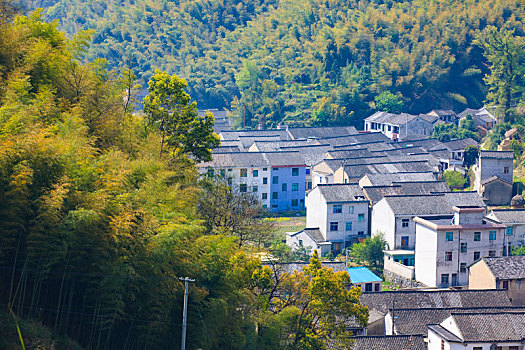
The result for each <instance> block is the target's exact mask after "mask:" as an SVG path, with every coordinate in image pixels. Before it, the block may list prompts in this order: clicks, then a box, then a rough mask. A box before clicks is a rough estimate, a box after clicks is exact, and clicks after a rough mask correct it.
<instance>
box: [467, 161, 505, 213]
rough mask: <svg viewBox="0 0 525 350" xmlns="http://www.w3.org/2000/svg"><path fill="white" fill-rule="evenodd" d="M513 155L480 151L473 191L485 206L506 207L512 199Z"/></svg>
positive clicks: (475, 169)
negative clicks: (483, 200)
mask: <svg viewBox="0 0 525 350" xmlns="http://www.w3.org/2000/svg"><path fill="white" fill-rule="evenodd" d="M513 161H514V154H513V153H512V152H507V151H480V152H479V157H478V159H477V161H476V164H475V168H474V173H475V176H476V179H475V181H474V190H475V191H478V193H479V194H480V195H482V196H483V197H484V198H485V199H486V200H487V205H494V206H497V205H508V204H509V203H510V200H511V198H512V183H513V180H512V171H513Z"/></svg>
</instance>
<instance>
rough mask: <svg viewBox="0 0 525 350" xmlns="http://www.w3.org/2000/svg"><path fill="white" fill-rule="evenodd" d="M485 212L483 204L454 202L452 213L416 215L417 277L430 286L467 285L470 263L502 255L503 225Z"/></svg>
mask: <svg viewBox="0 0 525 350" xmlns="http://www.w3.org/2000/svg"><path fill="white" fill-rule="evenodd" d="M484 214H485V208H483V207H474V206H456V207H454V215H444V216H442V217H416V218H415V219H414V222H415V223H416V248H415V278H416V280H418V281H419V282H422V283H424V284H425V285H427V286H429V287H440V288H447V287H450V286H464V285H468V270H467V267H468V266H469V265H470V264H472V263H473V262H474V261H476V260H478V259H480V258H481V257H500V256H502V254H503V235H504V234H505V226H504V225H501V224H495V223H491V222H488V221H487V220H485V219H484V218H483V216H484Z"/></svg>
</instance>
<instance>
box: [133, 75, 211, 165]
mask: <svg viewBox="0 0 525 350" xmlns="http://www.w3.org/2000/svg"><path fill="white" fill-rule="evenodd" d="M186 86H187V83H186V81H185V80H184V79H181V78H179V77H177V76H176V75H169V74H168V73H166V72H160V71H156V72H155V74H154V75H153V76H152V77H151V80H150V81H149V83H148V94H147V95H146V96H145V97H144V101H143V102H144V112H145V113H146V115H147V116H148V122H149V124H150V125H154V126H155V127H156V128H158V130H159V131H160V133H161V146H160V155H162V152H163V149H164V144H165V143H167V144H168V145H170V146H171V147H172V148H173V153H174V154H180V153H183V154H192V155H193V156H194V157H195V159H196V160H197V161H199V162H200V161H209V160H211V149H212V148H215V147H217V146H219V144H220V141H219V137H218V136H217V135H216V134H215V133H214V132H213V125H214V123H215V120H214V118H213V114H211V113H209V112H208V113H206V114H205V115H204V116H199V113H198V110H197V103H196V102H191V101H190V95H188V94H187V93H186V92H185V91H184V89H185V88H186Z"/></svg>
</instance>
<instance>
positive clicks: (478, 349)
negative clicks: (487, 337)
mask: <svg viewBox="0 0 525 350" xmlns="http://www.w3.org/2000/svg"><path fill="white" fill-rule="evenodd" d="M472 350H483V348H482V347H481V346H475V347H473V348H472Z"/></svg>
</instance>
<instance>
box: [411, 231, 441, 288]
mask: <svg viewBox="0 0 525 350" xmlns="http://www.w3.org/2000/svg"><path fill="white" fill-rule="evenodd" d="M436 253H437V234H436V231H434V230H432V229H430V228H428V227H426V226H424V225H421V224H418V223H416V249H415V277H416V280H417V281H420V282H422V283H424V284H426V285H427V286H429V287H435V286H436V268H437V267H436V264H437V256H436Z"/></svg>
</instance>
